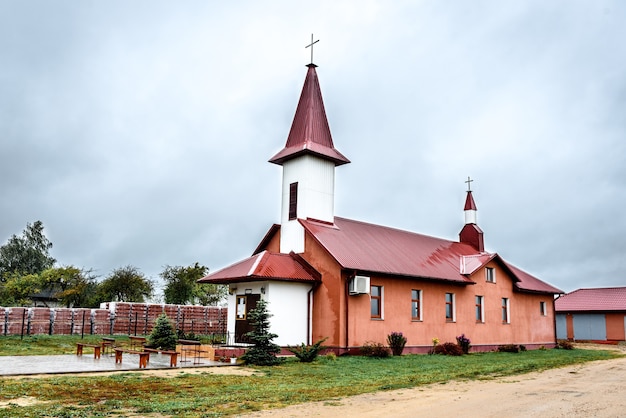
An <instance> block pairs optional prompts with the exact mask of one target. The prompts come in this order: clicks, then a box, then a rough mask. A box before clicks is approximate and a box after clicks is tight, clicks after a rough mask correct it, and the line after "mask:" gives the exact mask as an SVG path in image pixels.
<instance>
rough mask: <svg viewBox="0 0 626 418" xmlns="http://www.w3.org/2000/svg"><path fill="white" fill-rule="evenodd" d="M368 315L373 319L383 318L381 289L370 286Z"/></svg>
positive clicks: (380, 287)
mask: <svg viewBox="0 0 626 418" xmlns="http://www.w3.org/2000/svg"><path fill="white" fill-rule="evenodd" d="M370 298H371V299H370V306H371V307H370V313H371V316H372V318H373V319H381V318H382V317H383V287H382V286H372V287H371V288H370Z"/></svg>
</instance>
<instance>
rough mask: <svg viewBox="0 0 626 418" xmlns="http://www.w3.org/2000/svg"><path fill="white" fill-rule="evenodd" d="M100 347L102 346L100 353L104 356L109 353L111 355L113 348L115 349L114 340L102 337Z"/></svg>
mask: <svg viewBox="0 0 626 418" xmlns="http://www.w3.org/2000/svg"><path fill="white" fill-rule="evenodd" d="M101 345H102V352H103V353H104V354H106V353H107V352H109V351H111V353H113V348H114V347H115V338H111V337H102V342H101Z"/></svg>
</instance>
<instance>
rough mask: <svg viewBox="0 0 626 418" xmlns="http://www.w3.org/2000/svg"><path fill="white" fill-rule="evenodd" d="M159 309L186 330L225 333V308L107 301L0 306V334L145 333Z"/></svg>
mask: <svg viewBox="0 0 626 418" xmlns="http://www.w3.org/2000/svg"><path fill="white" fill-rule="evenodd" d="M161 313H165V314H166V315H167V316H168V318H169V319H170V321H172V324H173V325H174V326H175V328H176V329H177V330H181V331H184V332H186V333H189V332H193V333H194V334H201V335H210V334H219V335H224V334H226V317H227V308H221V307H216V306H198V305H164V304H149V303H127V302H107V303H104V304H102V305H101V307H100V309H88V308H18V307H14V308H3V307H0V335H35V334H49V335H71V334H81V335H82V334H99V335H107V334H108V335H115V334H117V335H122V334H126V335H147V334H149V333H150V332H151V331H152V328H153V326H154V323H155V321H156V319H157V317H158V316H159V315H161Z"/></svg>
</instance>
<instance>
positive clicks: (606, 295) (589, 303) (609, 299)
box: [554, 287, 626, 312]
mask: <svg viewBox="0 0 626 418" xmlns="http://www.w3.org/2000/svg"><path fill="white" fill-rule="evenodd" d="M554 306H555V309H556V311H557V312H575V311H586V312H590V311H626V287H602V288H595V289H578V290H574V291H573V292H571V293H568V294H565V295H563V296H561V297H559V298H558V299H556V300H555V301H554Z"/></svg>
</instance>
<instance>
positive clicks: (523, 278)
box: [502, 260, 563, 294]
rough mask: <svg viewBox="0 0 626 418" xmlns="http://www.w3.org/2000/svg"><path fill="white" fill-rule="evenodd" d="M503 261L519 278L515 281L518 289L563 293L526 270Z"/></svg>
mask: <svg viewBox="0 0 626 418" xmlns="http://www.w3.org/2000/svg"><path fill="white" fill-rule="evenodd" d="M502 261H503V262H504V264H506V266H507V267H508V268H509V269H510V270H511V272H512V274H513V276H514V277H516V278H517V279H518V282H517V283H515V287H517V289H518V290H521V291H526V292H536V293H552V294H561V293H563V291H562V290H561V289H559V288H557V287H554V286H552V285H550V284H548V283H546V282H544V281H541V280H539V279H538V278H536V277H534V276H532V275H530V274H528V273H526V272H525V271H524V270H521V269H519V268H517V267H515V266H514V265H513V264H510V263H508V262H506V261H504V260H502Z"/></svg>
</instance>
